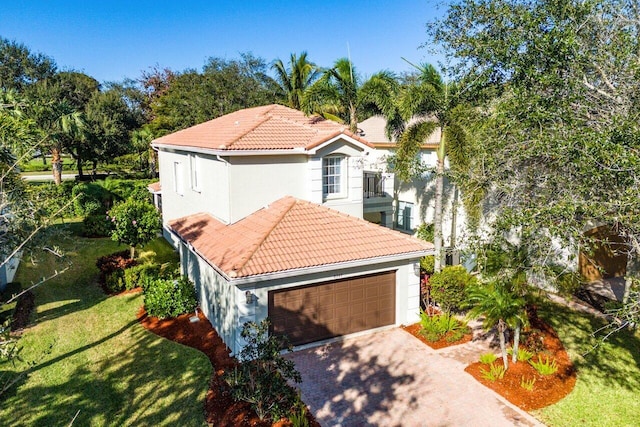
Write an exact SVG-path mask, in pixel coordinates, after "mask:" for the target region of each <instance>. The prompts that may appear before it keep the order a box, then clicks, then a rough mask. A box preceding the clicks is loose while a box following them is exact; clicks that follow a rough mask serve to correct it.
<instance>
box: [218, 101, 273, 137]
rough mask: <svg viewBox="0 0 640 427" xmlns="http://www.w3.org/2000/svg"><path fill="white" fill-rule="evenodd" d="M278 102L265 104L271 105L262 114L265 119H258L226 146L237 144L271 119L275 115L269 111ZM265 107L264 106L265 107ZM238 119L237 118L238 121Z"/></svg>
mask: <svg viewBox="0 0 640 427" xmlns="http://www.w3.org/2000/svg"><path fill="white" fill-rule="evenodd" d="M275 105H276V104H271V105H265V106H264V107H269V108H266V109H265V111H264V112H263V113H262V114H260V115H261V116H262V117H263V119H262V120H257V121H256V124H254V125H253V126H252V127H251V128H249V129H247V130H246V131H245V132H244V133H242V134H240V135H238V136H237V137H236V138H234V139H233V140H231V143H230V144H229V145H228V146H226V147H225V148H231V147H232V146H233V144H235V143H236V142H238V141H239V140H240V139H242V138H244V137H245V136H247V135H248V134H250V133H251V132H253V131H254V130H256V128H257V127H258V126H261V125H262V124H263V123H265V122H267V121H268V120H270V119H271V118H272V117H273V116H270V115H268V113H269V112H270V111H271V110H273V108H274V107H275ZM264 107H263V108H264ZM254 108H256V109H257V108H260V107H254ZM238 111H243V110H238ZM222 117H224V116H222ZM237 121H238V120H236V122H237Z"/></svg>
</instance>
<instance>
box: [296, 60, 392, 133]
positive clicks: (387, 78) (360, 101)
mask: <svg viewBox="0 0 640 427" xmlns="http://www.w3.org/2000/svg"><path fill="white" fill-rule="evenodd" d="M397 90H398V82H397V81H396V78H395V76H394V75H393V74H392V73H390V72H388V71H380V72H378V73H376V74H374V75H373V76H371V77H370V78H369V79H368V80H366V81H364V82H362V83H361V77H360V76H359V75H358V73H357V72H356V70H355V67H354V66H353V64H352V63H351V61H350V60H349V59H347V58H340V59H338V60H337V61H336V62H335V64H334V66H333V67H332V68H329V69H327V70H325V71H324V73H323V74H322V76H321V77H320V78H319V79H318V80H317V81H316V82H315V83H314V84H313V85H311V86H310V87H309V89H308V90H307V91H306V96H305V97H304V99H303V105H302V108H303V111H304V112H305V113H307V114H311V113H319V114H322V115H323V116H325V117H326V118H329V119H332V120H336V121H339V122H342V123H347V124H348V125H349V130H351V132H354V133H355V132H357V130H358V121H359V120H363V119H365V118H366V117H369V116H371V115H373V114H376V113H381V114H385V115H389V114H390V112H391V111H392V110H393V108H394V97H395V96H396V94H397Z"/></svg>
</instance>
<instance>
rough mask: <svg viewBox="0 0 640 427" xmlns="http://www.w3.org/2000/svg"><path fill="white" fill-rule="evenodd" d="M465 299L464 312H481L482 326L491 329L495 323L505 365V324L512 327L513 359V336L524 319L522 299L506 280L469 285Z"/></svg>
mask: <svg viewBox="0 0 640 427" xmlns="http://www.w3.org/2000/svg"><path fill="white" fill-rule="evenodd" d="M467 302H468V305H469V306H470V307H471V309H470V310H469V313H468V316H469V317H480V316H484V322H483V327H484V328H485V329H491V328H492V327H494V326H496V325H497V327H498V338H499V340H500V350H501V351H502V361H503V363H504V368H505V369H507V368H508V367H509V361H508V357H507V347H506V340H505V332H506V331H507V328H508V327H513V328H514V329H515V331H516V333H515V334H514V345H513V361H514V362H515V361H516V360H517V355H518V341H516V338H517V339H518V340H519V338H520V328H521V327H522V326H523V325H525V324H526V323H527V316H526V312H525V310H524V307H525V301H524V299H523V298H522V297H520V296H518V295H516V294H515V292H513V290H512V289H511V288H510V286H509V285H508V284H507V283H505V282H499V281H494V282H492V283H489V284H487V285H480V286H474V287H471V288H470V289H469V293H468V297H467Z"/></svg>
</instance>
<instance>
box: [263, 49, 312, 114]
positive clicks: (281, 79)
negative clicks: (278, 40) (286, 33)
mask: <svg viewBox="0 0 640 427" xmlns="http://www.w3.org/2000/svg"><path fill="white" fill-rule="evenodd" d="M271 68H272V69H273V70H274V71H275V73H276V78H275V81H276V86H277V88H278V96H279V97H280V98H281V100H282V101H283V102H284V103H285V104H286V105H287V106H289V107H291V108H295V109H297V110H301V109H302V100H303V98H304V95H305V92H306V90H307V89H308V88H309V87H310V86H311V85H312V84H313V83H314V82H315V81H316V80H317V79H318V76H319V74H320V69H319V68H318V67H317V66H316V65H315V64H314V63H313V62H309V61H308V59H307V52H302V53H301V54H300V56H299V57H298V56H297V55H296V54H295V53H292V54H291V57H290V59H289V65H288V66H285V64H284V63H283V62H282V60H280V59H277V60H276V61H274V63H273V65H272V66H271Z"/></svg>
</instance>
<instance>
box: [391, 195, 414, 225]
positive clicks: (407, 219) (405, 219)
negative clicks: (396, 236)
mask: <svg viewBox="0 0 640 427" xmlns="http://www.w3.org/2000/svg"><path fill="white" fill-rule="evenodd" d="M415 206H416V205H415V203H413V202H406V201H404V200H398V210H397V212H396V224H395V228H396V229H398V230H403V231H412V230H413V229H414V227H413V214H414V211H415ZM401 207H402V209H401ZM407 207H409V208H410V210H409V215H408V216H407V215H405V213H404V211H405V210H406V208H407ZM400 218H402V223H401V222H400Z"/></svg>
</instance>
